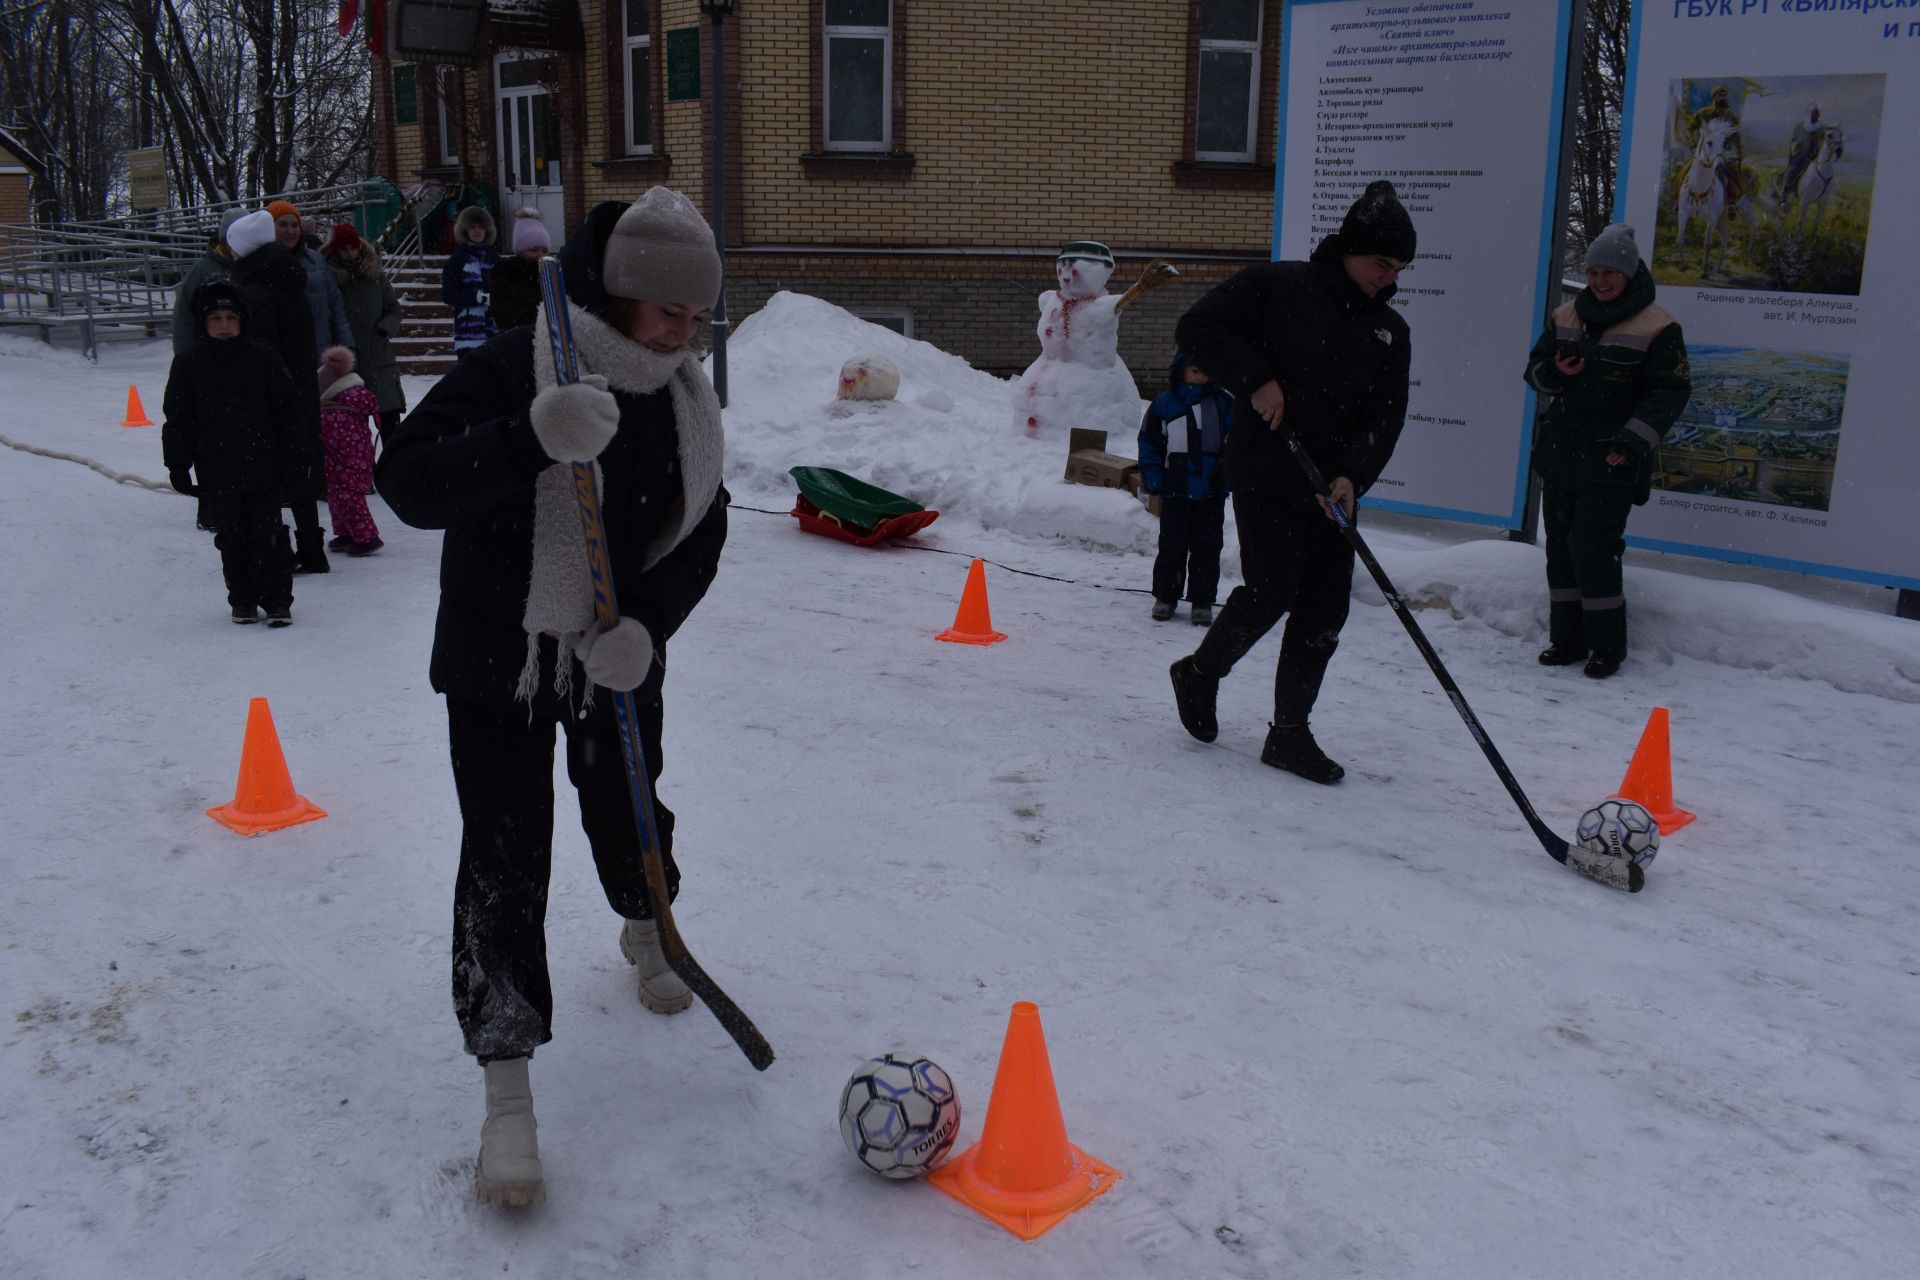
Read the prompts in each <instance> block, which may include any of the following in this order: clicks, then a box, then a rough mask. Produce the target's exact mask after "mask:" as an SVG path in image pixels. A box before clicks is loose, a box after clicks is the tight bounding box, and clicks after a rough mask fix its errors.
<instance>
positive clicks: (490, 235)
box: [453, 204, 500, 245]
mask: <svg viewBox="0 0 1920 1280" xmlns="http://www.w3.org/2000/svg"><path fill="white" fill-rule="evenodd" d="M470 227H485V228H486V229H487V239H486V243H487V244H489V245H497V244H499V243H500V228H499V227H498V226H496V225H494V221H493V215H492V214H490V213H488V212H487V211H486V210H485V209H482V208H481V207H480V206H479V205H477V204H470V205H468V206H467V207H466V208H464V209H462V210H461V211H460V216H459V217H458V218H455V219H454V221H453V242H454V244H456V245H463V244H466V243H467V230H468V228H470Z"/></svg>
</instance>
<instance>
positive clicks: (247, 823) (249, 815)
mask: <svg viewBox="0 0 1920 1280" xmlns="http://www.w3.org/2000/svg"><path fill="white" fill-rule="evenodd" d="M207 816H208V817H210V818H212V819H213V820H214V821H215V822H217V823H219V824H220V825H221V826H223V827H227V828H229V829H231V830H233V831H236V832H238V833H239V834H241V835H243V836H257V835H259V834H260V833H261V832H262V831H278V830H279V829H280V828H282V827H291V826H294V825H296V824H298V823H302V822H312V821H313V820H314V819H316V818H324V817H326V816H327V811H326V810H325V809H322V808H321V807H320V806H319V805H317V804H314V803H313V802H312V801H310V800H308V799H307V798H306V797H305V796H303V795H296V794H295V793H294V790H293V779H292V778H291V777H290V776H288V774H287V759H286V757H285V756H283V755H281V754H280V735H279V734H278V733H275V732H274V729H273V712H271V711H269V710H267V700H266V699H265V698H255V699H254V700H253V701H252V702H249V703H248V704H247V738H246V741H245V742H244V743H242V744H241V747H240V778H239V780H238V781H237V782H235V783H234V784H233V803H231V804H223V805H221V806H220V807H219V808H217V809H209V810H207Z"/></svg>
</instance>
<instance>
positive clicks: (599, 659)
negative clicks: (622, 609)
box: [575, 617, 653, 693]
mask: <svg viewBox="0 0 1920 1280" xmlns="http://www.w3.org/2000/svg"><path fill="white" fill-rule="evenodd" d="M575 652H576V653H578V654H579V655H580V662H581V665H582V666H584V667H586V669H587V679H589V680H591V681H593V682H594V683H595V684H597V685H600V686H601V687H602V688H606V689H617V690H619V691H620V692H622V693H629V692H631V691H633V690H635V689H638V688H639V687H640V682H641V681H643V680H645V679H646V678H647V672H648V671H649V670H651V669H652V668H653V636H652V634H651V633H650V632H648V630H647V629H646V627H645V626H644V625H643V624H641V623H640V622H638V621H636V620H635V619H633V618H627V617H623V618H621V619H620V621H619V622H618V623H616V624H615V625H614V628H613V630H611V631H602V630H601V629H600V624H599V623H597V622H596V623H594V624H593V627H592V629H591V630H589V631H588V632H587V633H586V634H585V635H584V636H581V637H580V643H579V645H578V646H577V647H576V649H575Z"/></svg>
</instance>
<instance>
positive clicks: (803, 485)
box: [788, 467, 926, 529]
mask: <svg viewBox="0 0 1920 1280" xmlns="http://www.w3.org/2000/svg"><path fill="white" fill-rule="evenodd" d="M788 474H789V475H791V476H792V477H793V480H794V483H795V484H797V485H799V486H800V493H801V496H803V497H805V498H806V499H807V501H809V502H811V503H812V504H813V505H814V506H816V507H818V508H820V509H821V510H822V511H825V512H827V513H828V514H830V515H836V516H839V517H840V518H841V519H842V520H848V521H851V522H853V523H854V524H857V525H863V526H865V527H866V528H869V529H872V528H877V527H878V526H879V525H880V523H881V522H882V521H884V520H886V519H888V518H889V517H891V516H905V515H912V514H913V513H914V512H916V511H925V510H926V508H925V507H923V506H921V505H920V504H919V503H917V502H915V501H914V500H913V499H911V498H903V497H901V496H900V495H899V494H897V493H889V492H888V491H887V490H885V489H882V488H880V487H879V486H878V485H871V484H868V483H867V482H866V481H864V480H857V479H855V478H854V477H852V476H850V475H848V474H847V473H846V472H844V471H835V470H834V469H833V468H832V467H793V468H791V469H789V471H788Z"/></svg>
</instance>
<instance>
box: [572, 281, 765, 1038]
mask: <svg viewBox="0 0 1920 1280" xmlns="http://www.w3.org/2000/svg"><path fill="white" fill-rule="evenodd" d="M540 296H541V298H542V300H543V301H544V302H545V303H546V311H547V340H548V341H549V342H551V343H552V344H553V378H554V381H555V382H556V383H559V384H561V385H565V384H566V383H569V382H577V381H579V378H580V367H579V365H578V364H577V363H576V362H575V360H574V353H573V326H572V324H571V322H570V321H569V319H568V317H567V301H566V299H567V290H566V285H565V283H564V282H563V281H562V279H561V276H560V260H559V259H558V258H554V257H551V256H549V257H545V258H542V259H541V260H540ZM573 488H574V493H575V494H576V495H578V497H579V499H580V526H581V528H582V529H583V530H584V531H585V532H586V537H587V566H588V568H589V569H591V570H592V572H593V616H594V619H595V621H597V622H598V623H599V624H600V626H601V627H602V628H603V629H605V630H611V629H612V628H613V627H614V626H615V625H617V624H618V623H619V621H620V606H619V604H618V603H617V602H616V601H615V598H614V594H613V561H612V560H611V559H610V558H609V557H608V555H607V539H606V534H605V526H604V525H603V524H602V523H601V520H600V493H599V490H598V488H597V487H596V486H595V485H594V480H593V464H592V463H590V462H576V463H574V464H573ZM559 661H561V662H566V661H568V657H567V655H566V654H561V655H560V657H559ZM609 692H611V693H612V694H613V715H614V720H615V722H616V723H617V724H618V726H619V730H620V754H621V755H622V756H624V757H626V762H627V790H628V793H629V795H630V796H631V797H632V800H633V823H634V826H635V827H636V828H637V829H638V831H639V833H640V863H641V866H642V868H643V869H644V870H645V872H646V877H647V896H648V897H649V898H650V899H652V901H653V919H654V923H655V924H656V925H657V926H658V927H659V930H660V947H661V949H662V950H663V951H665V952H666V957H667V963H668V964H669V965H671V966H672V967H673V971H674V972H675V973H677V974H679V975H680V979H681V981H683V982H685V983H686V984H687V986H688V987H689V988H691V989H692V991H693V993H694V994H695V995H697V996H699V997H700V1000H701V1002H702V1003H703V1004H705V1005H706V1006H707V1008H709V1009H711V1010H712V1011H713V1016H714V1017H715V1018H718V1019H719V1020H720V1025H721V1026H722V1027H725V1028H726V1030H727V1034H728V1035H730V1036H732V1037H733V1042H734V1043H735V1044H737V1045H739V1046H740V1052H742V1053H744V1054H746V1055H747V1061H748V1062H751V1063H752V1064H753V1067H754V1070H756V1071H765V1070H766V1069H767V1068H768V1067H769V1066H770V1065H772V1063H773V1046H772V1045H770V1044H768V1043H767V1038H766V1037H765V1036H763V1035H761V1034H760V1028H758V1027H756V1026H754V1025H753V1020H752V1019H751V1018H749V1017H747V1015H746V1014H745V1013H743V1012H741V1010H740V1006H739V1005H737V1004H735V1003H734V1002H733V1000H732V998H731V997H730V996H728V995H727V993H726V992H724V991H722V990H721V989H720V984H719V983H717V982H715V981H714V980H713V979H712V978H711V977H709V976H708V975H707V971H706V970H705V969H702V968H701V967H700V962H699V961H698V960H695V959H694V958H693V954H692V953H691V952H690V951H688V950H687V944H686V941H685V939H683V938H682V937H681V936H680V930H679V929H677V928H675V927H674V923H673V907H672V905H671V900H670V895H669V894H668V891H667V866H666V862H665V860H664V859H663V858H662V857H661V856H660V833H659V830H658V829H657V828H656V827H655V825H654V819H653V784H652V783H651V782H650V781H649V780H648V778H647V756H646V752H645V751H644V750H642V749H641V744H640V714H639V710H638V708H636V707H635V705H634V700H633V693H632V691H630V690H620V689H614V690H609Z"/></svg>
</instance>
